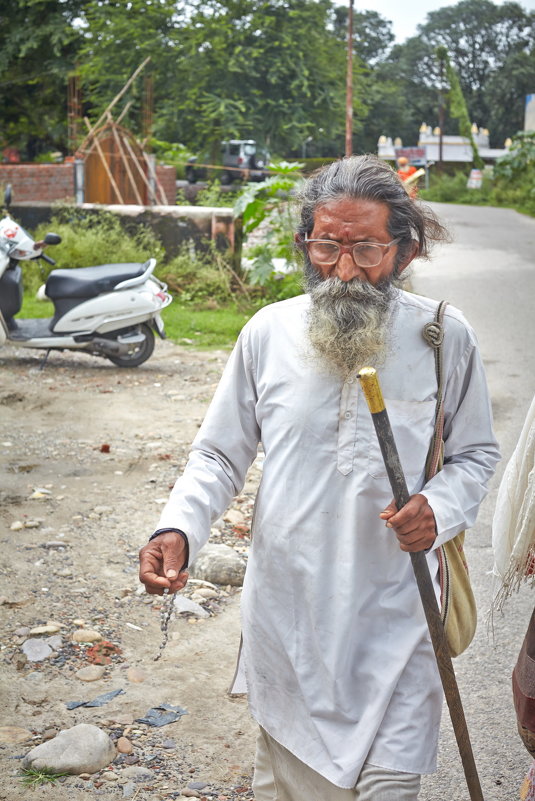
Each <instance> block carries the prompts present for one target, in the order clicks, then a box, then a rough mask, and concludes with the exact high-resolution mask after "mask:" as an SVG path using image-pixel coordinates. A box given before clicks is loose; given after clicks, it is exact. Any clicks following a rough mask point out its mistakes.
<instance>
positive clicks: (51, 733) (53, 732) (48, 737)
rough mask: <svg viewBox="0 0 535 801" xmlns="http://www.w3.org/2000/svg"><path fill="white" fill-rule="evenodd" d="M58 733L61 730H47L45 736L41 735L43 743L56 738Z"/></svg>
mask: <svg viewBox="0 0 535 801" xmlns="http://www.w3.org/2000/svg"><path fill="white" fill-rule="evenodd" d="M58 731H59V729H56V728H51V729H45V730H44V732H43V734H42V735H41V736H42V738H43V741H44V740H52V738H53V737H55V736H56V734H57V733H58Z"/></svg>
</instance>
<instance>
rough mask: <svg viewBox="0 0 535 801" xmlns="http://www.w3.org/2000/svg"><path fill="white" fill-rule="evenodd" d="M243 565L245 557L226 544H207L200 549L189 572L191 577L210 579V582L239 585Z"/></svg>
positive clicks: (242, 575) (241, 581)
mask: <svg viewBox="0 0 535 801" xmlns="http://www.w3.org/2000/svg"><path fill="white" fill-rule="evenodd" d="M245 567H246V562H245V559H243V558H242V557H241V556H240V555H239V554H238V553H236V551H235V550H234V549H233V548H230V547H229V546H228V545H217V544H214V545H212V544H208V545H205V546H204V548H203V549H202V550H201V552H200V553H199V555H198V556H197V559H196V560H195V561H194V562H193V564H192V565H191V567H190V568H189V572H190V575H191V577H192V578H196V579H202V580H203V581H210V582H211V583H212V584H230V585H231V586H232V587H241V585H242V584H243V577H244V576H245Z"/></svg>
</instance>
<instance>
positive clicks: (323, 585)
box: [158, 292, 498, 787]
mask: <svg viewBox="0 0 535 801" xmlns="http://www.w3.org/2000/svg"><path fill="white" fill-rule="evenodd" d="M309 302H310V300H309V298H308V296H300V297H297V298H292V299H290V300H287V301H283V302H282V303H277V304H274V305H272V306H269V307H267V308H265V309H262V310H261V311H260V312H259V313H258V314H256V315H255V317H254V318H253V319H252V320H250V321H249V323H248V324H247V325H246V326H245V328H244V329H243V331H242V333H241V335H240V338H239V341H238V343H237V345H236V348H235V350H234V352H233V353H232V355H231V357H230V359H229V362H228V364H227V367H226V369H225V372H224V375H223V378H222V380H221V383H220V385H219V387H218V389H217V391H216V393H215V396H214V399H213V402H212V404H211V406H210V409H209V411H208V413H207V415H206V419H205V421H204V423H203V425H202V427H201V429H200V431H199V433H198V435H197V437H196V438H195V441H194V443H193V450H192V453H191V456H190V460H189V462H188V465H187V468H186V471H185V473H184V475H183V476H182V477H181V478H180V479H179V480H178V482H177V484H176V486H175V488H174V490H173V492H172V494H171V497H170V500H169V503H168V504H167V506H166V507H165V508H164V511H163V514H162V516H161V519H160V522H159V526H158V527H159V528H166V527H171V528H179V529H181V530H183V531H184V532H186V534H187V535H188V538H189V542H190V549H191V550H190V554H191V559H192V560H193V559H194V558H195V556H196V554H197V553H198V550H199V548H200V547H201V546H202V545H203V544H204V543H205V542H206V540H207V538H208V536H209V531H210V523H211V521H213V520H215V519H216V518H217V517H218V516H219V515H221V514H222V512H223V511H224V509H225V508H226V507H227V505H228V504H229V502H230V500H231V499H232V497H233V496H234V495H236V494H237V493H239V492H240V490H241V488H242V486H243V483H244V479H245V474H246V471H247V469H248V467H249V465H250V464H251V462H252V461H253V460H254V458H255V457H256V454H257V445H258V443H259V442H261V443H262V445H263V448H264V452H265V460H264V469H263V477H262V481H261V484H260V488H259V491H258V496H257V502H256V507H255V515H254V522H253V542H252V547H251V552H250V556H249V563H248V567H247V573H246V578H245V583H244V588H243V596H242V622H243V657H244V663H245V671H246V677H247V688H248V693H249V702H250V708H251V711H252V714H253V716H254V717H255V718H256V720H257V721H258V723H260V725H261V726H263V728H264V729H266V731H267V732H269V734H271V736H272V737H274V738H275V739H276V740H277V741H278V742H280V743H281V744H282V745H283V746H285V747H286V748H287V749H289V750H290V751H291V752H292V753H294V754H295V755H296V756H297V757H298V758H299V759H300V760H301V761H303V762H305V763H306V764H308V765H309V766H310V767H312V768H313V769H314V770H316V771H317V772H318V773H320V774H322V775H323V776H325V778H327V779H328V780H329V781H331V782H333V783H334V784H336V785H338V786H340V787H352V786H354V785H355V783H356V780H357V778H358V775H359V772H360V770H361V767H362V765H363V763H364V761H365V760H367V761H369V762H371V763H372V764H375V765H378V766H380V767H385V768H390V769H392V770H399V771H407V772H410V773H427V772H431V771H433V770H434V769H435V760H436V749H437V740H438V730H439V724H440V712H441V706H442V694H441V688H440V680H439V677H438V671H437V668H436V664H435V661H434V656H433V651H432V647H431V644H430V639H429V635H428V632H427V627H426V623H425V618H424V614H423V610H422V607H421V602H420V599H419V596H418V591H417V587H416V583H415V580H414V576H413V572H412V566H411V562H410V557H409V555H408V554H407V553H404V552H402V551H401V550H400V548H399V546H398V543H397V540H396V537H395V535H394V533H393V532H392V530H391V529H387V528H386V527H385V524H384V522H383V521H381V520H380V519H379V513H380V512H381V511H382V510H383V509H384V507H385V506H386V505H387V504H388V503H389V502H390V500H391V498H392V492H391V489H390V486H389V483H388V479H387V476H386V471H385V468H384V465H383V460H382V457H381V452H380V449H379V445H378V442H377V439H376V435H375V431H374V428H373V423H372V419H371V416H370V413H369V411H368V409H367V406H366V403H365V400H364V397H363V395H362V392H361V390H360V387H359V384H358V380H357V379H349V380H348V381H346V382H345V383H342V381H341V380H336V379H333V377H332V376H329V375H328V374H326V373H325V374H323V373H322V372H321V370H320V369H319V367H318V363H317V362H314V360H313V359H311V358H310V356H308V357H307V354H306V337H305V316H306V310H307V308H308V306H309ZM435 309H436V303H435V301H431V300H429V299H426V298H422V297H419V296H415V295H412V294H409V293H405V292H401V293H400V296H399V303H398V305H397V310H396V312H395V314H394V316H393V318H392V321H391V329H392V346H391V349H390V350H391V354H390V356H389V358H388V360H387V363H386V364H385V366H384V368H382V369H380V370H379V377H380V381H381V385H382V389H383V394H384V397H385V403H386V407H387V410H388V414H389V417H390V421H391V424H392V427H393V430H394V435H395V437H396V440H397V445H398V450H399V453H400V457H401V462H402V465H403V467H404V470H405V474H406V479H407V484H408V486H409V491H410V492H411V493H414V492H418V491H421V490H422V487H423V483H424V463H425V458H426V455H427V450H428V446H429V442H430V439H431V435H432V431H433V421H434V413H435V399H436V377H435V366H434V355H433V350H432V348H431V347H430V346H429V345H428V344H427V343H426V342H425V340H424V339H423V337H422V333H421V332H422V329H423V326H424V325H425V323H427V322H429V321H430V320H431V319H432V318H433V315H434V312H435ZM445 330H446V335H445V346H444V375H445V386H446V390H445V420H446V422H445V439H446V445H445V461H446V463H445V467H444V469H443V470H442V471H441V472H440V473H439V474H438V475H437V476H436V477H435V478H434V479H433V480H432V481H430V482H429V483H428V484H427V485H426V487H425V488H424V489H423V493H424V494H425V495H426V497H427V498H428V500H429V503H430V504H431V506H432V508H433V511H434V514H435V517H436V521H437V529H438V532H439V536H438V539H437V545H438V544H440V543H442V542H444V541H446V540H447V539H449V538H451V537H453V536H454V535H455V534H457V533H458V532H459V531H461V530H462V529H464V528H467V527H469V526H471V525H472V524H473V523H474V521H475V517H476V514H477V510H478V507H479V504H480V502H481V500H482V499H483V497H484V495H485V493H486V484H487V481H488V479H489V478H490V476H491V475H492V473H493V470H494V465H495V463H496V461H497V459H498V451H497V447H496V442H495V439H494V435H493V432H492V421H491V410H490V404H489V399H488V394H487V388H486V382H485V376H484V372H483V367H482V364H481V360H480V356H479V353H478V349H477V343H476V341H475V337H474V334H473V332H472V330H471V329H470V328H469V326H468V325H467V323H466V322H465V320H464V319H463V317H462V315H461V313H460V312H459V311H457V310H455V309H453V308H452V307H450V306H448V308H447V311H446V316H445ZM361 366H363V365H358V366H357V367H361ZM428 559H429V562H430V568H431V573H432V575H434V576H436V573H437V559H436V555H434V554H433V553H430V554H429V556H428Z"/></svg>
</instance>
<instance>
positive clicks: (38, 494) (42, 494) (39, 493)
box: [30, 490, 51, 501]
mask: <svg viewBox="0 0 535 801" xmlns="http://www.w3.org/2000/svg"><path fill="white" fill-rule="evenodd" d="M50 495H51V492H50V491H49V490H44V491H43V490H35V492H32V494H31V495H30V500H31V501H37V500H43V498H49V497H50Z"/></svg>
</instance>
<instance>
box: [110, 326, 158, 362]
mask: <svg viewBox="0 0 535 801" xmlns="http://www.w3.org/2000/svg"><path fill="white" fill-rule="evenodd" d="M139 333H140V334H143V337H144V338H143V341H142V342H136V344H135V345H132V349H131V351H130V352H129V353H128V354H126V355H123V356H108V357H107V358H108V359H109V360H110V362H113V363H114V364H116V365H117V367H139V365H140V364H143V362H146V361H147V359H148V358H150V356H152V352H153V350H154V331H153V330H152V328H150V327H149V326H148V325H147V324H146V323H142V324H141V325H140V326H139Z"/></svg>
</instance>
